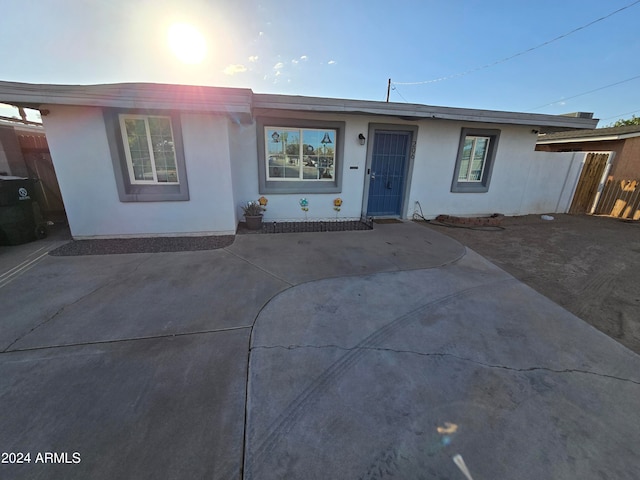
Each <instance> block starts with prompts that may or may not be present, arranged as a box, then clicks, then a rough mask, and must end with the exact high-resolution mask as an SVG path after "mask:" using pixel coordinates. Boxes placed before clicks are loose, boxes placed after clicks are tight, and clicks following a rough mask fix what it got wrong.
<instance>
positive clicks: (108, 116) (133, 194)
mask: <svg viewBox="0 0 640 480" xmlns="http://www.w3.org/2000/svg"><path fill="white" fill-rule="evenodd" d="M121 115H123V116H124V117H128V116H129V117H135V116H143V117H145V116H146V117H167V118H169V119H170V121H171V133H172V135H173V144H174V145H173V149H174V153H175V160H176V172H177V177H178V182H177V183H174V182H158V183H155V182H149V181H137V182H133V181H132V178H134V177H133V176H132V172H131V171H130V170H129V161H128V160H127V154H126V152H125V150H127V149H126V148H125V143H124V139H125V138H126V133H125V136H123V128H122V125H121V123H120V116H121ZM103 117H104V121H105V128H106V134H107V142H108V144H109V151H110V153H111V161H112V164H113V172H114V177H115V181H116V188H117V190H118V196H119V198H120V201H121V202H169V201H188V200H189V184H188V181H187V171H186V165H185V156H184V145H183V140H182V126H181V122H180V114H179V113H178V112H175V111H167V110H146V109H144V110H143V109H118V108H105V109H103Z"/></svg>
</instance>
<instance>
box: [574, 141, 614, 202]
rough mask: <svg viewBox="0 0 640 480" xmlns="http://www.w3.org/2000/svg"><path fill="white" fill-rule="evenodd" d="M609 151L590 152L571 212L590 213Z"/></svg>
mask: <svg viewBox="0 0 640 480" xmlns="http://www.w3.org/2000/svg"><path fill="white" fill-rule="evenodd" d="M607 160H609V153H593V152H592V153H589V154H587V158H586V159H585V161H584V166H583V167H582V173H581V174H580V179H579V180H578V186H577V187H576V193H575V194H574V195H573V201H572V202H571V208H569V213H590V211H591V206H592V205H593V202H594V200H595V197H596V194H597V193H598V185H600V181H601V180H602V174H603V173H604V169H605V168H606V167H607Z"/></svg>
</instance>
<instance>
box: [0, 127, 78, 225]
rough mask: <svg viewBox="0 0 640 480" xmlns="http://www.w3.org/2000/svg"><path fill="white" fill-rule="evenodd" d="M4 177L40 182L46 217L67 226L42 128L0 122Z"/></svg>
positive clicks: (41, 204)
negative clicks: (10, 176) (23, 178)
mask: <svg viewBox="0 0 640 480" xmlns="http://www.w3.org/2000/svg"><path fill="white" fill-rule="evenodd" d="M0 175H12V176H16V177H27V178H34V179H37V180H38V182H37V183H36V199H37V201H38V205H39V208H40V211H41V212H42V215H43V217H44V218H45V219H47V220H51V221H54V222H56V223H58V222H60V223H64V222H66V217H65V213H64V204H63V202H62V195H61V193H60V187H59V186H58V180H57V178H56V174H55V170H54V168H53V163H52V161H51V155H50V153H49V146H48V144H47V138H46V135H45V131H44V128H43V126H42V124H38V123H36V122H30V121H27V120H19V119H10V118H5V117H3V118H0Z"/></svg>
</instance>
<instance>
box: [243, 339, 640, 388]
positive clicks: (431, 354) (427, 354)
mask: <svg viewBox="0 0 640 480" xmlns="http://www.w3.org/2000/svg"><path fill="white" fill-rule="evenodd" d="M273 348H280V349H284V350H296V349H303V348H315V349H338V350H344V351H347V352H350V351H355V350H372V351H379V352H392V353H400V354H410V355H418V356H421V357H441V358H443V357H451V358H454V359H456V360H461V361H464V362H470V363H474V364H476V365H480V366H482V367H486V368H495V369H501V370H508V371H512V372H535V371H544V372H550V373H579V374H584V375H593V376H596V377H602V378H608V379H611V380H618V381H621V382H628V383H633V384H636V385H640V381H637V380H632V379H630V378H622V377H618V376H615V375H608V374H606V373H598V372H592V371H590V370H582V369H578V368H566V369H556V368H549V367H526V368H516V367H509V366H506V365H494V364H490V363H485V362H481V361H479V360H474V359H472V358H467V357H461V356H460V355H455V354H453V353H446V352H418V351H415V350H402V349H395V348H386V347H372V346H355V347H344V346H341V345H335V344H326V345H257V346H253V347H251V350H258V349H260V350H262V349H264V350H268V349H273Z"/></svg>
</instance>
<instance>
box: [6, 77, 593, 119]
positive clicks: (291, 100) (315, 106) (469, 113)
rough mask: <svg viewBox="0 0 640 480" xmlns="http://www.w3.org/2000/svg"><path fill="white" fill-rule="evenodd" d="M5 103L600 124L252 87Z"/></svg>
mask: <svg viewBox="0 0 640 480" xmlns="http://www.w3.org/2000/svg"><path fill="white" fill-rule="evenodd" d="M0 102H2V103H8V104H12V105H16V106H22V107H27V108H34V109H41V108H42V106H43V105H77V106H95V107H111V108H126V109H155V110H158V109H160V110H181V111H188V112H214V113H223V114H227V115H228V116H230V117H231V118H233V119H234V120H235V121H237V122H240V123H248V122H251V121H252V112H253V111H254V110H282V111H305V112H326V113H344V114H363V115H384V116H392V117H397V118H401V119H405V120H413V121H415V120H423V119H438V120H456V121H466V122H479V123H490V124H507V125H509V124H510V125H526V126H530V127H532V128H533V129H536V130H538V131H540V132H554V131H561V130H571V129H590V128H594V127H595V126H596V125H597V123H598V120H596V119H591V118H581V117H570V116H563V115H541V114H533V113H517V112H503V111H495V110H476V109H468V108H453V107H437V106H430V105H419V104H409V103H388V102H375V101H367V100H347V99H337V98H320V97H304V96H290V95H273V94H254V93H253V92H252V91H251V90H250V89H244V88H219V87H200V86H191V85H170V84H156V83H118V84H105V85H49V84H29V83H17V82H2V81H0Z"/></svg>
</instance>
